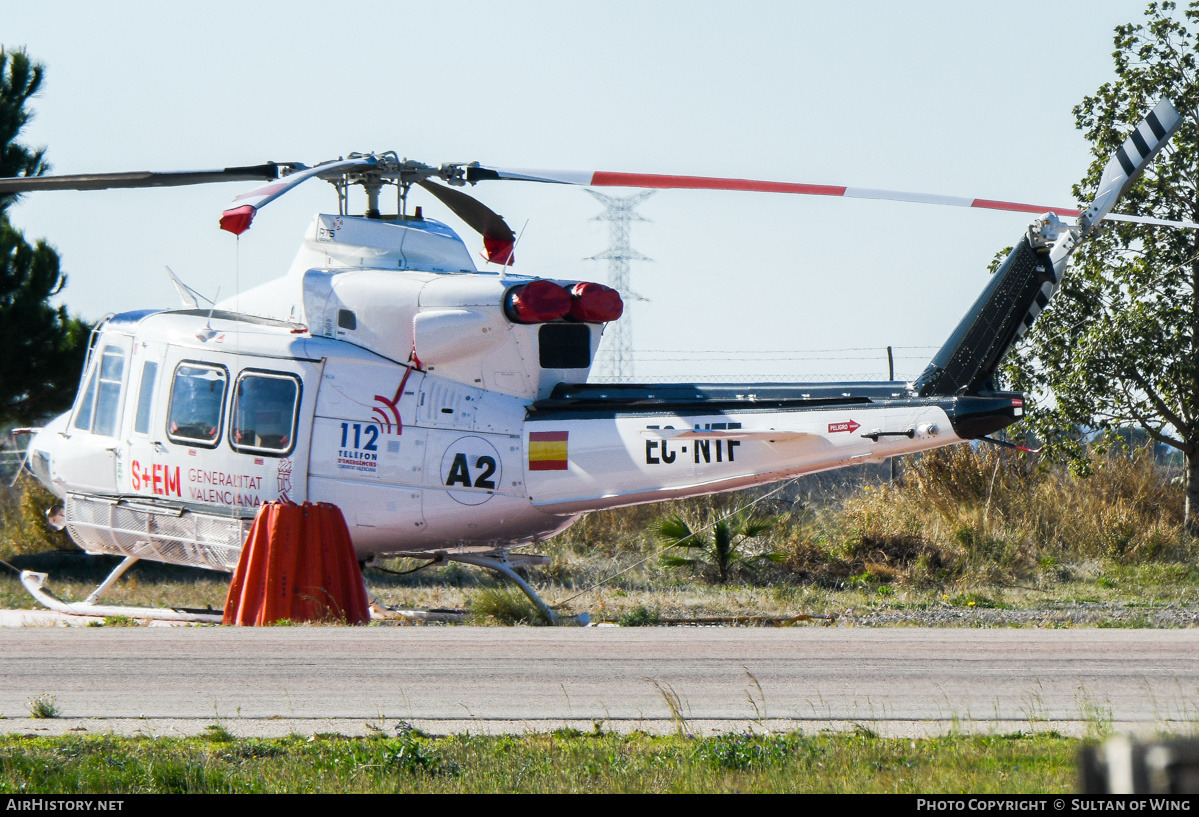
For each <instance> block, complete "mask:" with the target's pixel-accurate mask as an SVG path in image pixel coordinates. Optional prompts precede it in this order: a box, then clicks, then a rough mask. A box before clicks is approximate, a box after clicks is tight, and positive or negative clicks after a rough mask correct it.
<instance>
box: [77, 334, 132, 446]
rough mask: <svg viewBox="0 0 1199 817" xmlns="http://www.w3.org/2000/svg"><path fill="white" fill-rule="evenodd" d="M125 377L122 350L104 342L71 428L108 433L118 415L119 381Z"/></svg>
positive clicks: (114, 431) (113, 433)
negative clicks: (98, 360)
mask: <svg viewBox="0 0 1199 817" xmlns="http://www.w3.org/2000/svg"><path fill="white" fill-rule="evenodd" d="M124 379H125V352H124V350H123V349H121V347H119V346H105V347H104V351H103V353H102V354H101V355H100V362H99V365H97V366H96V368H95V369H94V370H93V371H92V376H91V379H90V380H88V383H87V391H85V392H84V394H83V400H82V401H81V402H80V403H79V410H78V411H77V412H76V413H75V428H80V429H83V430H84V431H91V432H92V433H94V434H103V435H104V436H106V437H112V436H113V435H115V434H116V431H117V422H118V421H119V420H120V417H121V384H122V383H123V381H124Z"/></svg>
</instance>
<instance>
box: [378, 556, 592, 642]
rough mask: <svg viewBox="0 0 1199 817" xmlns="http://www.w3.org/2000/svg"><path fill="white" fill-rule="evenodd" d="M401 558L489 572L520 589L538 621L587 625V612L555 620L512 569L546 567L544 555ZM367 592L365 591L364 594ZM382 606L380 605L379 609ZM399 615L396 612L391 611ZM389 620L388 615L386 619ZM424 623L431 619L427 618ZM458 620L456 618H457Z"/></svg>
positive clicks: (409, 615) (411, 615)
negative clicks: (453, 564)
mask: <svg viewBox="0 0 1199 817" xmlns="http://www.w3.org/2000/svg"><path fill="white" fill-rule="evenodd" d="M404 555H405V556H407V557H409V558H412V559H431V560H432V561H433V562H434V563H435V564H440V563H445V562H461V563H462V564H467V565H473V566H475V567H482V568H484V569H486V570H493V571H495V572H496V573H499V574H500V575H501V576H504V577H505V578H508V579H510V580H512V582H513V583H514V584H515V585H516V586H517V587H519V588H520V591H521V592H522V593H524V594H525V595H526V596H527V597H528V599H529V601H531V602H533V606H534V607H536V608H537V611H538V612H539V613H541V616H542V618H544V619H545V621H546V622H547V623H549V624H564V623H568V622H569V623H575V624H581V625H586V624H588V623H589V622H590V620H591V617H590V616H589V615H588V614H587V613H580V614H579V615H577V616H569V617H566V618H565V619H563V618H559V616H558V615H557V614H556V613H554V611H553V610H551V609H550V608H549V605H548V604H546V603H545V602H544V601H542V599H541V596H539V595H537V591H536V590H534V589H533V588H532V586H530V585H529V583H528V582H526V581H525V580H524V579H522V578H521V577H520V574H518V573H517V572H516V571H515V570H514V569H513V568H516V567H523V566H526V565H546V564H549V561H550V559H549V557H548V556H541V555H537V554H529V553H506V552H504V551H502V550H495V551H491V552H489V553H453V552H450V551H445V550H438V551H434V552H432V553H428V552H426V553H405V554H404ZM368 593H369V591H368ZM381 606H382V605H380V607H381ZM392 612H393V613H394V612H399V611H392ZM401 615H403V617H405V618H416V617H421V618H425V617H424V616H423V615H421V614H419V613H416V612H415V611H405V612H402V613H401ZM389 617H391V616H389ZM428 620H434V619H432V618H431V617H430V618H428ZM458 620H460V619H458Z"/></svg>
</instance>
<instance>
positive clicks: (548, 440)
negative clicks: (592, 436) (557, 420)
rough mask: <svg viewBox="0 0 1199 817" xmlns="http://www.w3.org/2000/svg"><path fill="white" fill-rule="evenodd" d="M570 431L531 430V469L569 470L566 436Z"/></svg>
mask: <svg viewBox="0 0 1199 817" xmlns="http://www.w3.org/2000/svg"><path fill="white" fill-rule="evenodd" d="M569 434H570V432H569V431H530V432H529V470H530V471H565V470H567V456H566V438H567V436H568V435H569Z"/></svg>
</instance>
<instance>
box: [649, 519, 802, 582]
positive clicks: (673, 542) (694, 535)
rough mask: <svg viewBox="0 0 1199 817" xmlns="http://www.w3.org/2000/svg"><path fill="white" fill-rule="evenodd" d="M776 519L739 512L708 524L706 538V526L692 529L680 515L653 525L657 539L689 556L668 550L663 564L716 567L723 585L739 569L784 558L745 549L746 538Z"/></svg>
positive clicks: (693, 567)
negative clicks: (709, 528)
mask: <svg viewBox="0 0 1199 817" xmlns="http://www.w3.org/2000/svg"><path fill="white" fill-rule="evenodd" d="M778 521H779V520H778V517H776V516H751V515H750V514H749V513H747V512H744V511H742V512H740V513H735V514H733V515H732V516H727V517H725V518H724V519H721V520H720V521H718V522H716V523H715V524H714V525H711V526H710V527H711V531H712V535H711V537H709V536H708V535H707V533H706V532H705V530H706V528H700V529H699V530H692V528H691V525H690V524H689V523H688V522H687V520H685V519H683V517H682V516H680V515H679V514H671V515H669V516H665V517H663V518H662V519H659V520H658V521H657V522H656V523H655V524H654V533H655V535H656V536H657V538H658V540H659V541H661V542H662V543H664V544H665V545H666V546H667V547H668V548H681V549H683V548H685V549H686V550H687V551H689V552H690V554H691V555H687V556H684V555H681V554H679V555H676V554H673V553H670V554H666V555H663V556H662V557H661V558H660V561H661V563H662V564H663V565H664V566H666V567H688V568H691V569H693V570H704V569H705V568H715V570H716V577H717V582H719V583H720V584H724V583H725V582H727V581H728V580H729V578H730V577H731V576H732V574H733V572H734V571H736V570H737V569H738V568H745V569H746V570H749V571H753V570H756V569H757V568H759V567H761V566H762V565H764V564H765V563H767V562H775V563H777V562H781V561H783V560H784V559H785V558H786V557H785V556H784V555H783V554H782V553H776V552H773V551H769V552H768V551H758V552H752V553H751V552H747V551H746V550H745V544H746V543H747V541H748V540H750V539H754V538H756V537H757V536H760V535H761V534H762V533H765V532H766V531H767V530H769V529H770V528H772V527H774V526H775V525H776V524H777V523H778Z"/></svg>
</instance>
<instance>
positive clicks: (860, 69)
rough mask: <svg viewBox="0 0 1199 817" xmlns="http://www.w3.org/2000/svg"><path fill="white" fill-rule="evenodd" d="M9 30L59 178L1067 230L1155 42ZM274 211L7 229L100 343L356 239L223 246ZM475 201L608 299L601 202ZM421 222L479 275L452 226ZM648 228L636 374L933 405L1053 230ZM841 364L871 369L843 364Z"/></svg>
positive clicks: (855, 7)
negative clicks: (1124, 88) (624, 177)
mask: <svg viewBox="0 0 1199 817" xmlns="http://www.w3.org/2000/svg"><path fill="white" fill-rule="evenodd" d="M114 8H115V9H119V10H114ZM0 9H2V16H0V20H2V22H0V43H2V44H3V45H5V46H7V47H9V48H13V47H20V46H24V47H26V48H27V50H28V52H29V54H30V55H31V56H32V57H34V58H35V59H37V60H39V61H41V62H43V63H44V64H45V65H46V68H47V80H46V82H45V84H44V86H43V92H42V94H41V96H40V97H39V98H38V99H37V100H36V101H35V106H34V107H35V110H36V112H37V118H36V119H35V121H34V122H33V123H32V125H31V126H30V127H29V128H28V129H27V131H26V132H25V134H24V138H25V141H26V142H29V143H33V144H39V145H41V144H44V145H47V146H48V147H49V159H50V161H51V162H52V163H53V165H54V172H58V173H81V172H89V171H119V170H178V169H207V168H216V167H224V166H231V165H247V164H257V163H260V162H263V161H267V160H274V161H300V162H304V163H306V164H309V165H311V164H315V163H317V162H320V161H324V160H328V159H331V158H336V157H337V156H340V155H344V154H347V153H350V152H352V151H384V150H395V151H397V152H398V153H399V154H400V155H401V156H404V157H408V158H413V159H418V160H420V161H423V162H426V163H428V164H439V163H441V162H445V161H475V160H477V161H480V162H482V163H483V164H490V165H494V166H501V167H540V168H551V169H557V168H564V169H573V170H613V171H629V172H645V173H678V174H692V175H713V176H734V177H748V178H759V179H772V180H779V181H792V182H809V183H818V184H834V185H848V186H856V187H873V188H885V189H893V190H910V191H917V192H928V193H941V194H947V195H960V196H974V197H981V198H993V199H1006V200H1015V201H1025V202H1031V203H1037V204H1045V205H1060V206H1073V204H1074V202H1073V199H1072V197H1071V195H1070V188H1071V185H1072V184H1073V183H1075V182H1076V181H1077V180H1078V179H1079V178H1081V176H1082V174H1083V172H1084V171H1085V169H1086V167H1087V165H1088V163H1089V155H1088V151H1087V145H1086V143H1085V141H1084V140H1083V138H1082V135H1081V134H1080V133H1079V132H1078V131H1076V130H1075V128H1074V119H1073V115H1072V114H1071V109H1072V108H1073V106H1074V105H1076V104H1078V103H1079V102H1080V101H1081V100H1082V98H1083V96H1084V95H1086V94H1091V93H1094V92H1095V91H1096V89H1098V88H1099V86H1100V85H1101V84H1103V83H1104V82H1108V81H1111V80H1112V79H1113V68H1112V59H1111V52H1112V50H1113V45H1112V36H1113V29H1114V28H1115V26H1116V25H1117V24H1119V23H1124V22H1131V21H1139V20H1140V19H1141V17H1142V13H1143V10H1144V4H1142V3H1137V2H1099V1H1097V0H1092V2H1071V1H1070V0H1066V1H1064V2H1060V3H1053V4H1045V3H1040V2H1038V3H1034V2H1004V3H996V4H986V5H984V4H981V3H962V2H912V3H894V2H870V3H849V2H846V3H837V4H831V3H813V2H795V1H794V0H793V1H792V2H770V3H768V2H757V3H745V4H738V5H737V7H736V8H734V6H733V4H730V3H715V2H711V3H706V2H647V0H641V2H589V3H582V2H561V0H559V1H558V2H544V3H538V2H513V1H509V2H504V3H494V2H444V1H442V0H439V2H424V3H411V2H378V3H370V2H341V3H337V4H330V3H315V2H295V1H294V0H291V1H289V2H276V3H270V2H254V3H238V4H231V5H230V4H225V5H221V4H211V3H204V4H196V3H192V4H181V3H163V2H161V0H159V1H158V2H124V3H121V4H119V5H114V4H97V3H93V2H54V0H42V2H37V3H30V2H27V0H21V2H9V0H3V1H2V2H0ZM254 186H255V185H254V184H253V183H248V184H238V183H232V184H223V185H210V186H204V187H192V188H175V189H162V190H140V191H106V192H55V193H42V194H34V195H29V196H26V197H25V199H24V200H23V201H22V202H21V203H20V204H19V205H18V206H16V207H15V208H14V209H13V210H12V211H11V218H12V220H13V221H14V222H15V223H16V224H17V225H18V226H20V227H22V228H23V229H24V230H25V231H26V236H27V237H28V238H30V239H35V238H46V239H47V240H48V241H50V243H52V244H53V245H54V246H56V247H57V248H58V250H59V252H60V254H61V256H62V261H63V265H64V268H65V270H66V272H67V274H68V276H69V283H68V286H67V288H66V290H65V292H64V293H63V299H64V301H65V303H66V304H67V306H68V308H69V309H70V310H72V311H73V312H77V313H79V314H81V315H83V316H84V317H86V318H89V319H92V320H94V319H96V318H98V317H100V316H101V315H103V314H105V313H108V312H121V311H127V310H130V309H142V308H152V307H158V308H174V307H177V306H178V305H179V300H178V296H177V295H176V293H175V291H174V289H173V287H172V286H171V285H170V282H169V281H168V278H167V276H166V273H165V272H164V271H163V267H164V266H166V265H169V266H170V267H171V268H172V269H174V270H175V272H176V273H178V274H179V275H180V277H182V278H183V279H184V280H185V281H187V282H188V283H189V284H191V285H192V286H193V287H195V288H197V289H199V290H200V291H201V292H204V293H205V294H207V295H209V296H210V297H211V296H212V295H214V294H215V293H216V291H217V288H218V287H219V288H220V293H221V297H222V298H224V297H226V296H228V295H230V294H232V293H233V292H234V291H235V289H236V287H237V284H238V283H240V285H241V288H242V289H243V290H244V289H247V288H249V287H250V286H253V285H255V284H258V283H261V282H263V281H266V280H269V279H270V278H273V277H276V276H278V275H281V274H283V273H284V272H285V271H286V269H287V267H288V266H289V265H290V263H291V260H292V257H293V256H294V254H295V250H296V247H297V245H298V242H299V240H300V238H301V236H302V234H303V232H304V229H305V228H306V227H307V225H308V223H309V221H310V220H311V217H312V215H313V214H314V213H316V212H318V211H321V212H335V211H336V206H337V205H336V196H335V194H334V191H333V188H331V187H330V186H328V185H327V184H324V183H322V182H319V181H314V182H309V183H308V184H306V185H304V186H302V187H300V188H298V189H297V190H296V191H295V192H293V193H291V194H289V195H288V196H286V197H284V198H283V199H280V200H279V201H277V202H275V203H274V204H272V205H270V206H269V207H267V208H265V209H264V210H263V211H262V212H261V213H260V214H259V215H258V217H257V219H256V220H255V223H254V226H253V228H252V229H251V230H250V231H249V232H248V233H247V234H246V235H245V236H243V237H242V239H241V245H240V248H238V246H237V241H236V240H235V239H234V238H233V237H232V236H230V235H228V234H227V233H223V232H221V231H220V230H218V229H217V219H218V217H219V215H220V213H221V211H222V210H223V209H224V208H225V207H226V206H228V204H229V202H230V201H231V200H232V199H233V197H234V196H236V195H238V194H239V193H242V192H245V191H246V190H248V189H251V188H252V187H254ZM472 192H473V193H474V194H475V195H477V196H478V197H479V198H480V199H482V200H483V201H485V202H486V203H487V204H488V205H489V206H491V207H493V208H494V209H496V210H497V211H499V212H500V213H502V214H503V215H504V216H505V217H506V219H507V220H508V223H509V224H511V225H512V227H513V228H514V229H515V230H516V231H517V232H518V233H520V232H522V231H523V236H522V239H521V243H520V245H519V247H518V249H517V258H518V265H517V268H516V271H517V272H521V273H526V274H535V275H543V276H546V277H561V278H584V279H588V280H597V281H600V282H604V281H606V280H607V278H606V276H607V268H606V266H605V265H604V263H603V262H595V261H587V260H584V259H586V258H587V257H589V256H591V255H594V254H596V253H598V252H600V251H602V250H603V249H604V248H605V247H606V245H607V241H608V236H607V225H605V224H602V223H599V222H595V221H590V219H591V217H592V216H594V215H596V214H597V213H598V212H599V211H600V208H599V206H598V204H597V203H596V202H595V201H594V200H593V199H592V198H591V197H590V196H588V195H587V194H586V193H585V192H584V191H583V190H582V189H580V188H568V187H558V186H549V185H532V184H522V183H517V182H510V183H498V182H497V183H491V184H486V185H479V186H478V187H476V188H474V190H473V191H472ZM605 192H609V193H617V194H620V193H623V192H629V191H621V190H613V189H607V190H606V191H605ZM411 201H412V203H414V204H421V205H422V206H424V208H425V211H426V214H427V215H430V216H432V217H435V218H440V219H442V220H444V221H446V222H447V223H449V224H450V225H451V226H452V227H454V228H455V229H456V230H459V232H460V234H461V235H462V237H463V238H464V239H465V240H466V242H467V245H468V246H469V247H471V248H472V251H474V252H475V253H477V252H478V250H479V249H481V242H480V241H479V240H478V239H477V238H476V236H475V235H474V234H473V233H472V232H471V231H470V230H469V229H468V228H466V227H465V226H464V225H461V223H460V222H458V221H457V220H456V219H455V218H454V217H453V216H452V215H449V214H447V213H446V211H444V210H443V209H442V208H440V206H439V205H437V204H436V202H434V201H433V200H432V199H431V198H430V197H428V196H422V195H421V193H420V191H416V192H414V194H413V196H412V199H411ZM1117 209H1119V208H1117ZM640 212H641V213H643V214H644V215H645V217H646V218H649V219H651V222H650V223H645V224H637V225H635V226H634V229H633V244H634V247H635V248H636V249H638V250H640V251H641V252H643V253H645V254H646V255H648V256H650V257H651V258H653V259H654V262H653V263H641V264H636V265H634V268H633V276H632V279H633V288H634V289H635V290H637V291H638V292H640V293H641V294H643V295H645V296H646V297H647V298H648V299H649V302H648V303H638V304H634V305H632V307H631V309H632V314H633V320H634V329H633V335H634V346H635V348H636V350H637V354H638V363H637V374H638V375H641V376H645V377H659V378H660V377H664V376H670V375H677V376H679V378H680V379H686V378H687V377H690V376H697V375H703V374H707V375H723V376H727V377H729V378H731V379H736V378H737V377H742V376H744V377H760V376H763V375H768V376H772V377H778V378H782V379H802V378H803V377H806V376H819V375H829V374H836V375H843V376H859V375H860V376H870V377H875V376H878V375H885V373H886V358H885V347H886V346H887V345H888V344H892V345H894V346H896V347H907V348H900V349H899V351H898V354H899V355H900V360H899V362H898V364H897V375H898V376H901V377H910V376H912V375H914V374H916V373H918V372H919V371H920V369H922V368H923V366H924V363H925V362H926V361H927V359H928V358H929V357H931V354H932V352H933V351H934V349H933V348H932V347H936V346H939V345H940V343H941V342H942V341H943V340H944V339H945V337H946V336H947V335H948V334H949V332H950V331H951V330H952V328H953V326H954V325H955V323H956V322H957V320H958V319H959V318H960V316H961V315H962V314H963V313H964V312H965V310H966V309H967V308H968V307H969V305H970V304H971V302H972V301H973V300H974V298H975V297H976V296H977V295H978V293H979V291H981V289H982V287H983V286H984V284H985V283H986V280H987V271H986V268H987V263H988V262H989V261H990V259H991V257H992V256H993V255H994V254H995V252H996V251H997V250H999V249H1000V248H1001V247H1004V246H1006V245H1009V244H1012V243H1014V242H1015V241H1016V240H1018V238H1019V237H1020V235H1021V234H1022V232H1023V230H1024V228H1025V226H1026V225H1027V223H1028V220H1029V219H1028V217H1027V216H1025V215H1021V214H1018V213H996V212H987V211H979V210H958V209H955V208H939V207H927V206H919V205H914V204H893V203H887V202H869V201H854V200H847V199H821V198H805V197H797V196H783V195H768V194H752V193H731V192H706V191H663V192H659V193H657V194H656V195H655V196H653V197H652V198H651V199H649V200H648V201H647V202H645V203H644V204H643V205H642V206H641V208H640ZM477 263H478V264H479V265H480V266H482V265H483V262H482V260H481V259H480V260H479V261H478V262H477ZM912 347H915V348H912ZM838 349H868V350H870V351H867V352H848V353H840V352H831V353H830V352H827V351H820V350H838ZM729 352H744V353H755V352H756V353H758V354H744V355H741V356H740V357H744V358H748V359H745V360H740V359H734V358H735V357H737V356H735V355H734V356H730V355H729V354H728V353H729ZM766 352H769V353H771V354H765V353H766ZM718 353H719V354H718ZM718 358H719V359H718ZM755 358H756V359H755ZM798 358H803V360H797V359H798ZM860 358H866V359H860Z"/></svg>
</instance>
